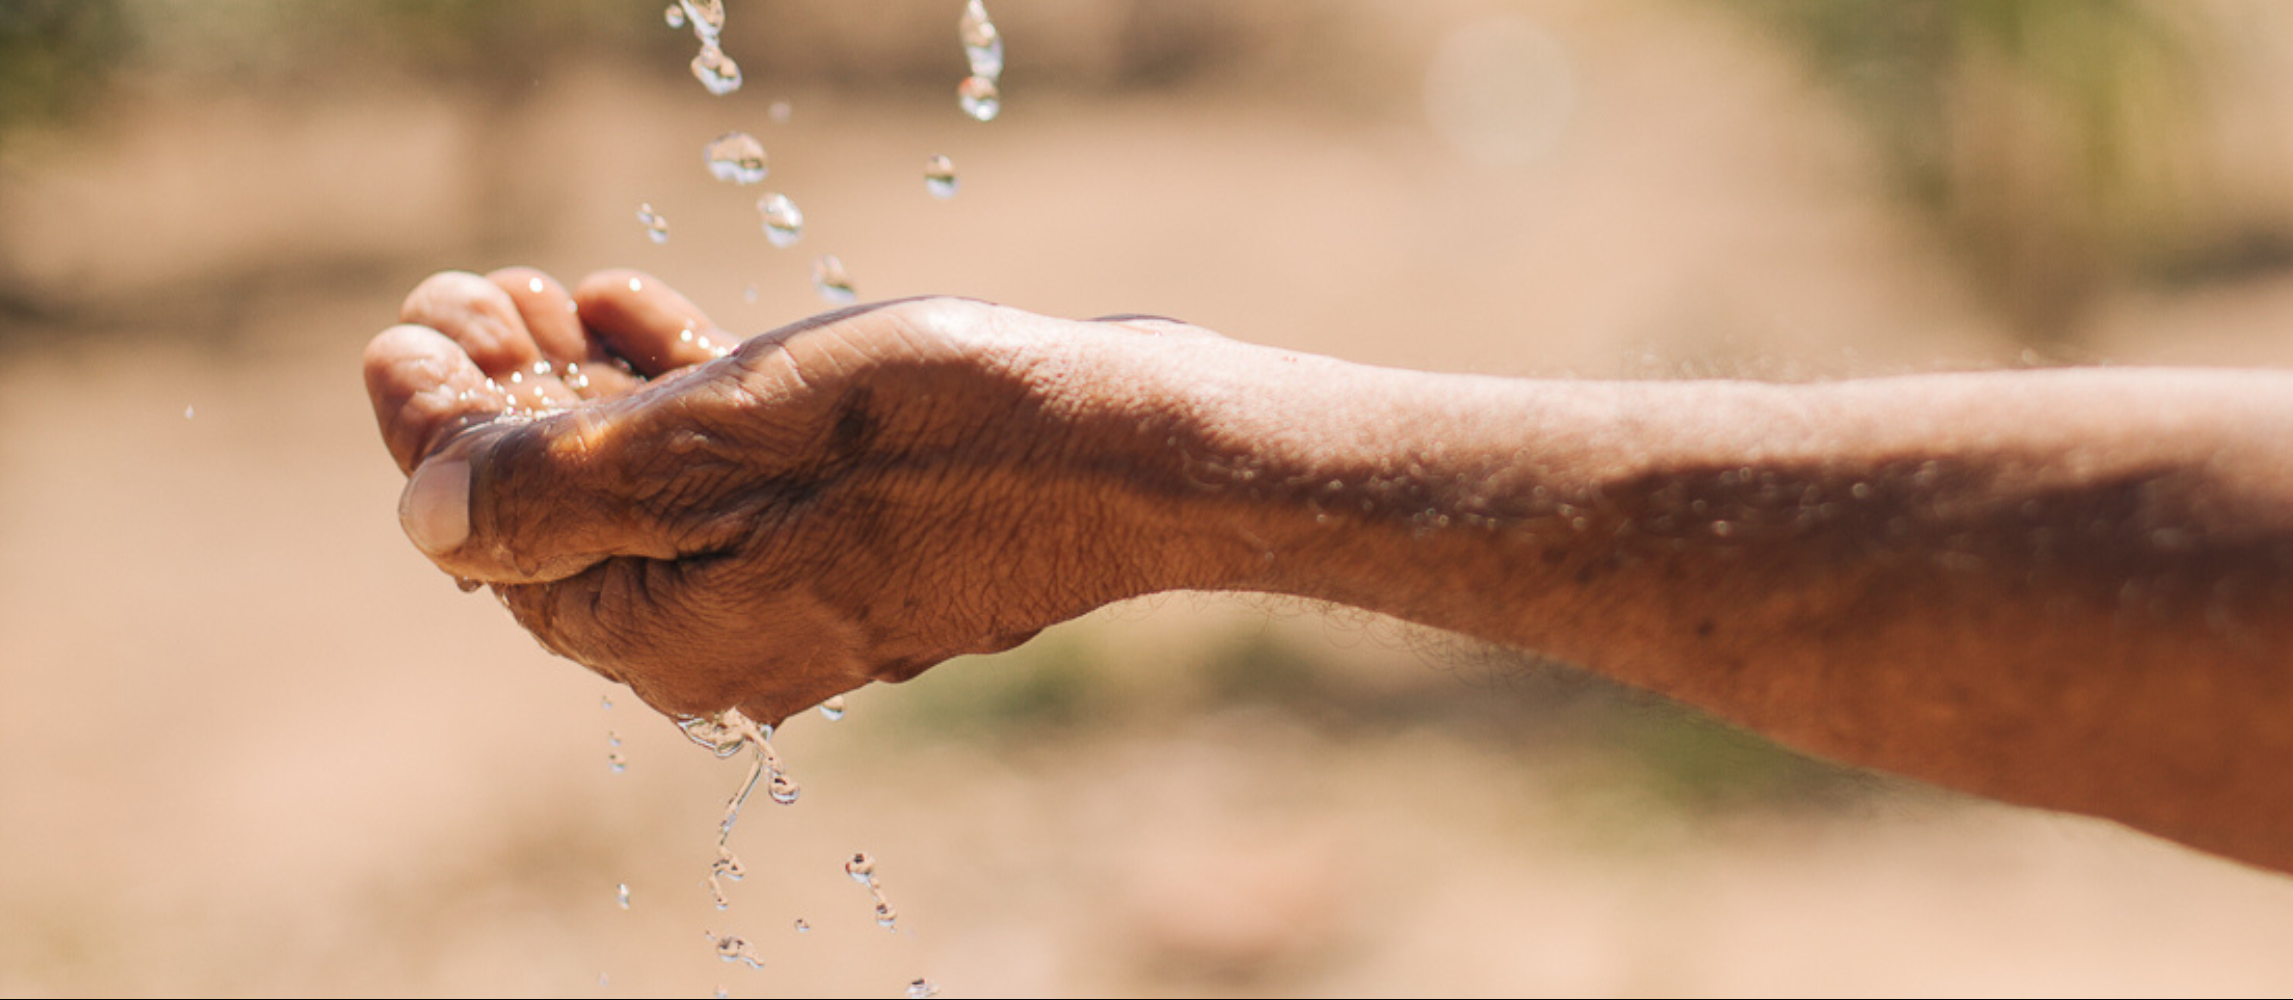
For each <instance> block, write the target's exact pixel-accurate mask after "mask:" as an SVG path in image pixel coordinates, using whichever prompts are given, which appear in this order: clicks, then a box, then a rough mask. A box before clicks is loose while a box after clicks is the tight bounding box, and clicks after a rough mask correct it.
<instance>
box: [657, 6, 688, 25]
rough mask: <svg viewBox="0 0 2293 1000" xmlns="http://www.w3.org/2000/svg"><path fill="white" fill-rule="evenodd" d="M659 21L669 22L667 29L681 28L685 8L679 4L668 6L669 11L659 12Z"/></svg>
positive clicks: (683, 21)
mask: <svg viewBox="0 0 2293 1000" xmlns="http://www.w3.org/2000/svg"><path fill="white" fill-rule="evenodd" d="M661 19H662V20H664V21H667V22H669V27H672V28H682V27H684V26H685V8H684V7H683V6H682V5H680V4H670V5H669V9H667V10H664V11H662V12H661Z"/></svg>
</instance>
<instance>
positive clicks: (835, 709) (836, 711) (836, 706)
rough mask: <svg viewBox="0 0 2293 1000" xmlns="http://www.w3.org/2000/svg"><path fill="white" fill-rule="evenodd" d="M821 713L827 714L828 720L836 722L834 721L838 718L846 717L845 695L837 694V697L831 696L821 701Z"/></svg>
mask: <svg viewBox="0 0 2293 1000" xmlns="http://www.w3.org/2000/svg"><path fill="white" fill-rule="evenodd" d="M820 714H822V715H825V716H827V717H828V721H830V722H834V721H836V720H838V719H841V718H843V717H844V696H843V695H837V696H835V697H833V698H830V699H828V700H827V701H824V702H821V703H820Z"/></svg>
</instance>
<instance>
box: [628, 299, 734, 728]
mask: <svg viewBox="0 0 2293 1000" xmlns="http://www.w3.org/2000/svg"><path fill="white" fill-rule="evenodd" d="M632 280H634V279H632ZM736 720H737V721H736ZM746 721H747V720H745V719H742V718H741V717H740V713H739V712H738V711H737V710H733V709H727V710H725V711H724V712H721V713H719V714H718V715H717V717H716V718H713V719H712V718H707V717H705V716H698V715H688V716H685V717H683V718H681V719H678V720H677V729H678V730H679V731H682V732H683V733H684V734H685V738H686V739H688V740H691V741H693V742H694V743H697V744H700V745H701V746H703V747H706V748H707V749H708V751H709V752H710V753H713V754H716V755H717V756H719V757H730V756H732V755H734V754H736V753H739V752H740V748H741V747H742V746H743V745H745V744H746V743H747V742H748V734H747V733H744V732H742V731H741V728H742V727H741V725H740V723H741V722H746Z"/></svg>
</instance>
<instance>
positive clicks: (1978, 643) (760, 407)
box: [366, 269, 2293, 871]
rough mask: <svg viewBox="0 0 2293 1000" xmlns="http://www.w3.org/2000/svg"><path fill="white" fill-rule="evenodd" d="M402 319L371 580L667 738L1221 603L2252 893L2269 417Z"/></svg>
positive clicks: (1151, 341)
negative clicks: (2163, 850)
mask: <svg viewBox="0 0 2293 1000" xmlns="http://www.w3.org/2000/svg"><path fill="white" fill-rule="evenodd" d="M402 318H403V320H404V323H403V324H402V325H400V326H396V327H392V328H390V329H388V330H385V331H383V333H382V334H380V335H379V336H377V337H376V338H375V339H374V341H373V343H372V344H371V345H370V346H369V347H368V349H367V353H366V379H367V386H368V388H369V390H370V392H371V394H372V396H373V399H374V404H375V413H376V416H377V418H378V419H379V421H380V422H381V426H382V433H383V437H384V440H385V441H386V443H387V444H388V445H389V448H390V452H391V455H392V456H393V457H394V458H396V459H397V461H398V463H399V466H400V467H401V468H402V469H405V470H407V471H408V472H409V473H411V474H412V477H413V478H412V479H411V480H410V482H409V484H408V487H407V491H406V494H405V497H404V500H403V502H402V507H401V513H402V516H403V518H404V520H405V523H406V526H407V531H408V534H409V536H410V537H412V538H413V539H414V541H415V543H416V544H417V545H418V546H419V547H421V548H422V549H423V551H425V552H426V553H427V554H428V555H429V556H430V557H431V558H432V559H433V560H434V561H436V562H437V564H438V565H439V566H440V567H441V568H443V569H445V570H446V571H447V572H449V573H451V574H454V575H455V576H457V577H461V578H463V579H465V580H470V581H482V582H484V583H487V584H490V585H492V587H493V588H494V590H495V592H496V593H498V594H499V595H500V596H501V598H502V600H503V601H504V603H506V604H507V605H508V606H509V608H510V610H511V611H512V612H513V613H514V614H515V615H516V616H517V619H518V620H519V621H520V622H521V623H523V624H524V625H525V626H526V627H527V628H528V629H530V630H531V631H532V632H533V633H534V635H535V636H536V637H538V638H539V639H540V640H541V641H542V643H543V644H545V645H547V646H548V647H549V648H551V649H552V650H555V651H557V652H559V653H561V654H563V655H565V656H567V657H569V658H571V659H574V660H577V661H579V662H581V663H584V664H587V665H588V666H590V667H591V668H593V669H595V670H597V671H598V672H600V673H602V674H604V675H606V676H607V677H610V678H613V679H615V680H618V681H621V682H624V683H626V684H628V685H629V686H630V687H631V688H632V689H634V690H635V691H636V693H637V694H638V695H639V696H641V697H643V698H644V699H645V700H646V701H647V702H648V703H650V704H652V705H653V706H655V707H657V708H659V709H661V710H662V711H665V712H670V713H676V714H700V713H706V712H712V711H716V710H720V709H724V708H729V707H735V706H737V707H739V708H740V709H742V711H743V712H744V713H746V714H747V715H749V716H751V717H752V718H756V719H760V720H764V721H777V720H779V719H781V718H783V717H785V716H787V715H789V714H790V713H793V712H796V711H800V710H802V709H803V708H805V707H807V706H810V705H812V704H814V703H817V702H819V701H820V700H822V699H824V698H827V697H828V696H830V695H833V694H837V693H839V692H843V691H847V690H850V689H852V688H855V687H859V686H861V685H863V684H866V683H868V682H869V681H873V680H889V681H897V680H904V679H906V678H909V677H913V676H915V675H916V674H918V673H920V672H922V671H923V670H925V669H927V668H929V667H931V666H932V665H933V664H936V663H939V662H941V661H942V660H945V659H948V658H950V657H953V656H957V655H961V654H965V653H977V652H987V651H993V650H1000V649H1005V648H1009V647H1011V646H1013V645H1016V644H1018V643H1021V642H1024V641H1026V639H1027V638H1028V637H1030V636H1032V635H1033V634H1035V633H1036V632H1037V631H1039V630H1041V629H1042V628H1044V627H1046V626H1049V625H1052V624H1055V623H1057V622H1061V621H1065V620H1068V619H1070V618H1074V617H1076V616H1078V615H1081V614H1084V613H1086V612H1088V611H1090V610H1092V609H1094V608H1097V607H1100V606H1102V605H1105V604H1108V603H1110V602H1113V601H1119V600H1123V599H1125V598H1130V597H1136V596H1140V595H1144V594H1151V593H1156V592H1160V591H1166V590H1239V591H1257V592H1264V593H1274V594H1287V595H1295V596H1299V597H1306V598H1312V599H1316V600H1321V601H1328V602H1332V603H1337V604H1343V605H1350V606H1354V607H1360V608H1366V609H1369V610H1372V611H1377V612H1382V613H1385V614H1389V615H1393V616H1395V617H1398V618H1403V619H1406V620H1409V621H1414V622H1420V623H1423V624H1426V625H1431V626H1435V627H1438V628H1443V629H1449V630H1454V631H1456V632H1460V633H1463V634H1466V635H1469V636H1473V637H1476V638H1479V639H1483V640H1487V641H1490V642H1495V643H1501V644H1505V645H1510V646H1515V647H1519V648H1522V649H1527V650H1534V651H1536V652H1538V653H1541V654H1544V655H1547V656H1551V657H1555V658H1558V659H1561V660H1564V661H1567V662H1570V663H1574V664H1578V665H1580V666H1582V667H1584V668H1586V669H1588V670H1591V671H1594V672H1596V673H1599V674H1601V675H1603V676H1607V677H1611V678H1614V679H1616V680H1619V681H1622V682H1625V683H1628V684H1632V685H1635V686H1638V687H1642V688H1646V689H1648V690H1651V691H1655V692H1658V693H1661V694H1664V695H1666V696H1668V697H1671V698H1675V699H1678V700H1680V701H1683V702H1686V703H1688V704H1692V705H1696V706H1698V707H1700V708H1703V709H1705V710H1708V711H1710V712H1713V713H1715V714H1717V715H1719V716H1721V717H1723V718H1727V719H1730V720H1732V721H1734V722H1737V723H1739V724H1742V725H1744V726H1748V727H1750V728H1752V729H1755V730H1758V731H1760V732H1762V733H1765V734H1767V735H1769V736H1771V737H1774V738H1775V739H1778V740H1780V741H1782V742H1785V743H1788V744H1791V745H1793V746H1796V747H1799V748H1802V749H1805V750H1808V751H1810V752H1813V753H1817V754H1821V755H1823V756H1826V757H1830V758H1833V759H1836V760H1841V761H1845V762H1847V763H1851V764H1856V765H1861V766H1867V767H1874V768H1881V769H1885V770H1889V771H1894V772H1898V773H1901V774H1906V775H1910V776H1913V777H1917V778H1921V779H1924V780H1927V781H1931V782H1934V783H1936V784H1940V785H1945V786H1949V787H1953V788H1959V789H1963V790H1967V791H1971V792H1974V793H1977V794H1980V795H1985V796H1989V797H1993V798H1998V799H2003V800H2006V801H2010V802H2018V803H2025V804H2030V805H2037V806H2044V807H2048V808H2054V809H2065V810H2071V811H2075V812H2082V813H2088V814H2092V815H2097V816H2103V817H2108V818H2111V819H2115V820H2118V821H2121V822H2124V823H2126V824H2128V825H2131V826H2134V827H2136V828H2139V829H2143V830H2147V831H2150V832H2152V833H2156V834H2160V835H2162V836H2166V837H2169V838H2173V839H2176V840H2179V841H2182V842H2185V843H2188V844H2191V845H2194V846H2197V847H2200V848H2204V849H2206V850H2210V851H2214V852H2218V853H2221V854H2224V855H2227V856H2230V857H2233V858H2238V859H2242V860H2245V861H2248V862H2251V863H2254V864H2258V865H2263V866H2267V867H2270V868H2274V869H2278V870H2281V871H2293V375H2288V374H2279V373H2262V372H2231V371H2183V370H2138V369H2137V370H2057V371H2030V372H1993V373H1980V374H1952V375H1928V376H1914V377H1903V378H1889V379H1872V380H1863V381H1847V382H1835V383H1828V384H1820V385H1773V384H1760V383H1748V382H1599V381H1544V380H1516V379H1493V378H1478V377H1466V376H1454V375H1433V374H1425V373H1419V372H1409V371H1399V370H1392V369H1380V368H1371V367H1365V366H1360V365H1353V364H1347V363H1345V362H1340V361H1335V360H1331V359H1327V358H1320V357H1312V356H1306V355H1300V354H1294V353H1290V352H1285V351H1279V350H1273V349H1269V348H1263V347H1256V346H1252V345H1248V344H1243V343H1239V342H1235V341H1230V340H1227V339H1224V338H1222V337H1219V336H1218V335H1216V334H1213V333H1210V332H1208V331H1205V330H1201V329H1199V328H1195V327H1191V326H1187V325H1185V324H1181V323H1176V322H1172V321H1168V320H1158V319H1147V318H1117V319H1111V320H1101V321H1092V322H1074V321H1067V320H1057V319H1050V318H1046V317H1041V316H1036V315H1032V314H1029V313H1025V312H1021V311H1018V310H1015V309H1009V308H1004V307H1000V306H994V305H988V304H985V303H979V302H972V301H966V300H956V299H930V300H913V301H907V302H897V303H889V304H883V305H875V306H864V307H859V308H855V309H849V310H845V311H843V312H840V313H832V314H829V315H826V316H822V317H819V318H816V319H813V320H809V321H806V322H804V323H800V324H797V325H795V326H792V327H788V328H785V329H782V330H778V331H774V332H772V333H768V334H764V335H762V336H758V337H755V338H753V339H750V340H748V341H746V342H745V343H740V344H739V345H738V346H737V348H736V349H733V350H732V351H731V352H730V353H729V354H727V355H724V356H721V357H720V356H718V352H717V351H715V350H712V349H711V348H710V347H708V346H705V345H708V344H716V345H724V346H731V345H733V344H734V343H735V341H736V338H733V337H732V336H730V335H728V334H726V333H725V332H723V331H721V330H718V329H716V328H715V327H713V326H712V325H710V324H709V322H708V320H707V319H706V317H704V316H703V315H702V314H701V313H700V312H699V310H697V309H695V308H694V307H693V306H692V304H691V303H689V302H687V301H685V300H684V299H683V298H681V297H679V296H678V295H677V294H676V293H675V292H673V291H670V290H669V289H668V288H667V287H666V286H663V285H661V284H659V283H658V282H656V281H654V280H653V279H651V278H649V277H646V276H644V275H640V274H636V273H633V272H605V273H601V274H597V275H593V276H591V277H590V278H589V279H587V280H586V281H584V282H583V283H582V284H581V285H580V287H579V288H578V289H577V290H575V291H573V292H572V293H570V294H569V293H568V292H567V291H565V290H564V289H563V288H562V287H560V286H559V285H558V284H557V283H556V282H554V281H552V280H551V279H549V278H548V277H547V276H544V275H541V274H540V273H538V272H534V271H531V270H526V269H511V270H506V271H500V272H496V273H494V274H493V275H490V276H487V277H484V278H481V277H479V276H476V275H472V274H464V273H446V274H440V275H437V276H434V277H432V278H431V279H429V280H428V281H426V282H424V283H423V284H422V285H421V286H420V287H419V288H417V289H416V290H415V291H414V293H413V294H412V295H411V296H410V297H409V298H408V299H407V302H406V306H405V311H404V315H403V317H402ZM537 362H546V363H547V364H546V366H545V367H546V373H544V372H543V369H542V367H537V364H536V363H537ZM569 362H570V363H573V364H574V365H577V366H578V372H579V373H580V374H579V375H578V376H569V375H568V374H567V372H568V368H567V366H568V363H569ZM622 362H625V363H626V366H627V367H626V368H623V367H622V364H621V363H622ZM513 372H514V373H517V375H518V380H517V381H516V382H514V383H512V382H510V381H509V379H510V375H511V374H512V373H513ZM489 377H490V378H491V379H492V380H493V382H492V384H491V385H489V383H488V379H489ZM537 390H538V393H539V395H538V396H537V395H536V392H537ZM512 394H514V395H515V396H516V402H518V403H520V404H532V403H534V402H535V401H536V400H537V399H539V400H542V401H544V402H548V403H550V404H551V407H550V412H545V413H543V414H541V415H537V416H532V417H526V416H512V417H507V418H505V417H503V416H502V414H503V412H504V410H505V409H506V408H509V405H510V403H511V399H510V398H509V397H510V396H511V395H512Z"/></svg>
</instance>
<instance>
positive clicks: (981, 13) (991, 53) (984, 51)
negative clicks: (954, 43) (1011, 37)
mask: <svg viewBox="0 0 2293 1000" xmlns="http://www.w3.org/2000/svg"><path fill="white" fill-rule="evenodd" d="M956 37H958V38H960V39H962V40H963V56H964V58H965V59H967V60H970V62H971V75H973V76H984V77H986V78H988V79H990V80H993V79H995V78H996V77H999V76H1002V75H1003V33H1002V32H1000V31H997V30H995V22H994V21H991V20H989V19H988V17H987V6H986V5H985V4H982V3H980V0H971V3H970V4H969V5H967V6H965V7H964V9H963V19H962V20H960V21H958V22H956Z"/></svg>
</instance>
